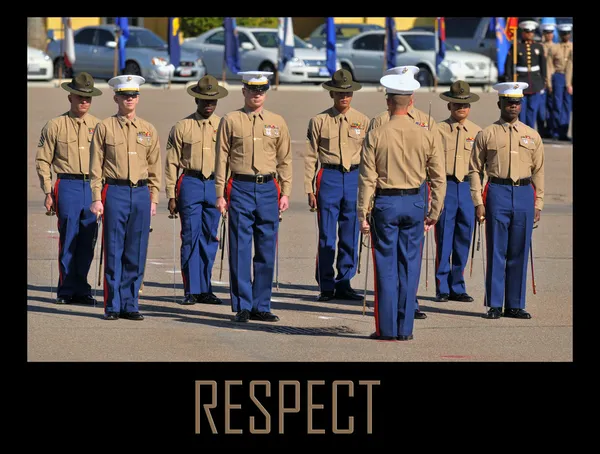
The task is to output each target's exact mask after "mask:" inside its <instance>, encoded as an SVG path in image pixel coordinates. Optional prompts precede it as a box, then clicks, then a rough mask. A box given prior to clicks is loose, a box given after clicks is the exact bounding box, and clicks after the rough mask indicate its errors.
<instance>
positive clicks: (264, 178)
mask: <svg viewBox="0 0 600 454" xmlns="http://www.w3.org/2000/svg"><path fill="white" fill-rule="evenodd" d="M232 178H233V179H234V180H237V181H249V182H251V183H256V184H263V183H267V182H269V181H271V180H272V179H273V178H274V175H273V174H272V173H268V174H266V175H248V174H245V173H234V174H233V175H232Z"/></svg>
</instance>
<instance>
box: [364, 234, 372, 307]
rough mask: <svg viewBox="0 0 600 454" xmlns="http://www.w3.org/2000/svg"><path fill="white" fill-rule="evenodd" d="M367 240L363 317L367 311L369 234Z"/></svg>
mask: <svg viewBox="0 0 600 454" xmlns="http://www.w3.org/2000/svg"><path fill="white" fill-rule="evenodd" d="M367 238H368V239H369V240H368V245H367V270H366V271H365V292H364V294H363V310H362V314H363V315H365V312H366V311H367V285H368V284H369V257H370V255H371V252H370V251H369V249H371V234H370V233H369V236H368V237H367Z"/></svg>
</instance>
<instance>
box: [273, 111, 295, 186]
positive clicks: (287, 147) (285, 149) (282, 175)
mask: <svg viewBox="0 0 600 454" xmlns="http://www.w3.org/2000/svg"><path fill="white" fill-rule="evenodd" d="M276 168H277V177H278V180H279V186H280V189H281V195H286V196H288V197H289V196H290V195H291V193H292V139H291V138H290V130H289V129H288V126H287V124H286V123H285V121H284V122H282V124H281V135H280V137H279V144H278V146H277V167H276Z"/></svg>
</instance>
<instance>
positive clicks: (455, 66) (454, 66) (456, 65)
mask: <svg viewBox="0 0 600 454" xmlns="http://www.w3.org/2000/svg"><path fill="white" fill-rule="evenodd" d="M442 65H444V66H445V67H446V68H448V69H450V70H451V71H452V70H454V71H456V70H459V69H461V68H462V63H461V62H459V61H453V60H444V61H443V62H442Z"/></svg>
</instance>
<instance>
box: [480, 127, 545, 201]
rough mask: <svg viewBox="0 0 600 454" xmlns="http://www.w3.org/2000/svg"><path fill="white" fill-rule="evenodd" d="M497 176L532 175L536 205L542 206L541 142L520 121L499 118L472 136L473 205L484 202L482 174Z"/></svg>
mask: <svg viewBox="0 0 600 454" xmlns="http://www.w3.org/2000/svg"><path fill="white" fill-rule="evenodd" d="M484 167H485V170H486V173H487V176H488V178H489V177H496V178H512V179H513V181H515V180H518V179H520V178H529V177H531V178H532V181H533V186H534V187H535V208H537V209H538V210H541V209H542V208H543V207H544V145H543V144H542V139H541V138H540V135H539V134H538V132H537V131H536V130H535V129H533V128H530V127H529V126H527V125H526V124H524V123H521V122H520V121H518V120H517V121H516V122H515V123H513V124H512V129H509V123H506V122H505V121H504V120H502V119H499V120H498V121H496V122H494V123H493V124H491V125H490V126H488V127H487V128H485V129H483V130H482V131H481V132H480V133H479V134H478V135H477V137H476V138H475V145H474V146H473V153H471V163H470V166H469V179H470V184H471V198H472V199H473V203H474V204H475V206H478V205H481V204H483V198H482V193H481V191H482V187H481V176H482V175H483V170H484Z"/></svg>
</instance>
